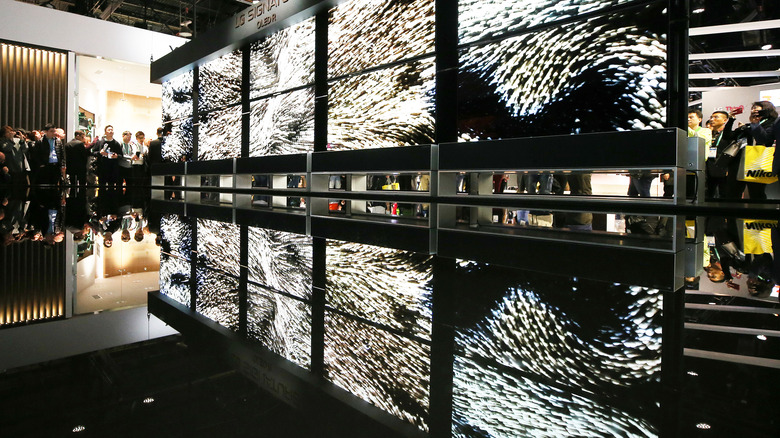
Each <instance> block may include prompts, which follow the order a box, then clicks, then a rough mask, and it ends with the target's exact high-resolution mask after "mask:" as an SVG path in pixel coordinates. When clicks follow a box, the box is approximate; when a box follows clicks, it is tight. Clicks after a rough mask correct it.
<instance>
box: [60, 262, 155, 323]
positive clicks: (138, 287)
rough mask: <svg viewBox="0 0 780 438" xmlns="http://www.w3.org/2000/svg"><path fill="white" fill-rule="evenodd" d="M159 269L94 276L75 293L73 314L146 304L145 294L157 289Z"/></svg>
mask: <svg viewBox="0 0 780 438" xmlns="http://www.w3.org/2000/svg"><path fill="white" fill-rule="evenodd" d="M159 284H160V273H159V271H151V272H140V273H137V274H126V275H120V276H116V277H107V278H96V279H95V281H94V283H93V284H92V285H90V286H88V287H86V288H84V289H83V290H79V291H78V293H77V294H76V305H75V311H74V313H75V314H83V313H92V312H97V311H101V310H109V309H118V308H124V307H136V306H144V305H146V294H147V293H148V292H149V291H152V290H157V289H159Z"/></svg>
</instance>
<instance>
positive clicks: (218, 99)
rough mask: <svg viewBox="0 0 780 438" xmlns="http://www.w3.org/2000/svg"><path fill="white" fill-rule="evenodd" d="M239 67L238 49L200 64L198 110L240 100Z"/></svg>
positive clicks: (239, 54) (240, 62) (205, 109)
mask: <svg viewBox="0 0 780 438" xmlns="http://www.w3.org/2000/svg"><path fill="white" fill-rule="evenodd" d="M241 67H242V61H241V51H240V50H236V51H234V52H231V53H227V54H224V55H222V56H220V57H219V58H217V59H214V60H212V61H209V62H207V63H206V64H204V65H202V66H200V68H199V70H198V71H199V75H198V80H199V82H198V112H201V113H202V112H206V111H213V110H215V109H218V108H221V107H224V106H226V105H232V104H235V103H238V102H240V101H241Z"/></svg>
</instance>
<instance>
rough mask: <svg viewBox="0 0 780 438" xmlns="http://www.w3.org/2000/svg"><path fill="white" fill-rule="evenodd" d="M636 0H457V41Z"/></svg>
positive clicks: (505, 31) (596, 10) (499, 32)
mask: <svg viewBox="0 0 780 438" xmlns="http://www.w3.org/2000/svg"><path fill="white" fill-rule="evenodd" d="M635 1H637V0H537V1H517V0H458V43H459V44H466V43H470V42H474V41H478V40H481V39H483V38H495V37H498V36H500V35H502V34H505V33H508V32H518V31H522V30H523V29H527V28H529V27H534V26H539V25H543V24H546V23H551V22H555V21H557V20H562V19H566V18H572V17H577V16H579V15H583V14H587V13H593V12H598V11H602V10H604V9H607V8H609V7H612V6H618V5H622V4H626V3H631V2H635Z"/></svg>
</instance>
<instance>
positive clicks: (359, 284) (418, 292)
mask: <svg viewBox="0 0 780 438" xmlns="http://www.w3.org/2000/svg"><path fill="white" fill-rule="evenodd" d="M432 263H433V262H432V257H431V256H430V255H428V254H417V253H413V252H409V251H402V250H397V249H392V248H383V247H380V246H373V245H366V244H362V243H352V242H341V241H336V240H328V242H327V249H326V298H325V303H326V305H327V306H329V307H330V308H333V309H336V310H339V311H341V312H345V313H348V314H350V315H354V316H357V317H360V318H364V319H367V320H370V321H371V322H375V323H378V324H382V325H383V326H387V327H390V328H392V329H395V330H399V331H402V332H404V333H408V334H410V335H413V336H417V337H420V338H422V339H426V340H430V339H431V302H432V287H433V264H432Z"/></svg>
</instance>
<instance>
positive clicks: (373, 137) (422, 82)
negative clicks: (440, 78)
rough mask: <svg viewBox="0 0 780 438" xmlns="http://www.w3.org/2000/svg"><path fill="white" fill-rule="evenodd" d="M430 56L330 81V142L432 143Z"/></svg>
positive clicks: (336, 145) (365, 145)
mask: <svg viewBox="0 0 780 438" xmlns="http://www.w3.org/2000/svg"><path fill="white" fill-rule="evenodd" d="M435 76H436V66H435V63H434V59H433V58H425V59H422V60H419V61H413V62H409V63H406V64H401V65H396V66H393V67H389V68H385V69H381V70H377V71H372V72H370V73H365V74H361V75H357V76H350V77H348V78H345V79H341V80H338V81H336V82H333V83H332V84H331V85H330V90H329V92H328V143H329V145H328V147H329V148H330V149H332V150H352V149H369V148H382V147H396V146H410V145H419V144H431V143H433V139H434V129H435V123H434V90H435V87H436V83H435Z"/></svg>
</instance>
